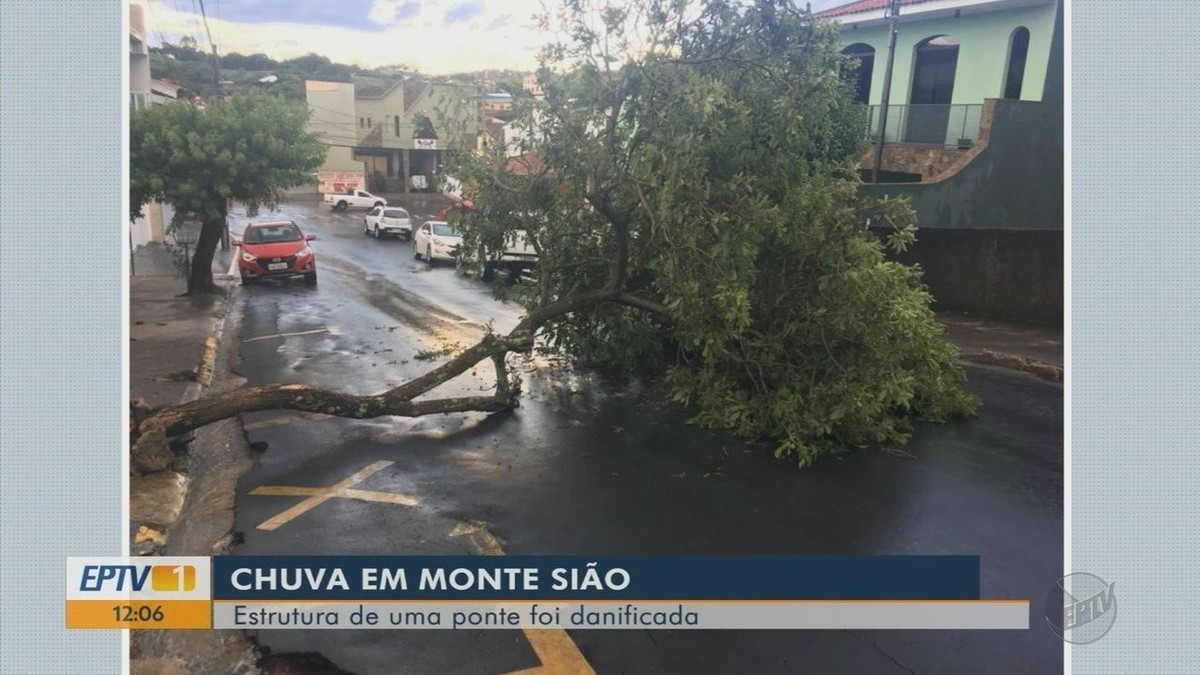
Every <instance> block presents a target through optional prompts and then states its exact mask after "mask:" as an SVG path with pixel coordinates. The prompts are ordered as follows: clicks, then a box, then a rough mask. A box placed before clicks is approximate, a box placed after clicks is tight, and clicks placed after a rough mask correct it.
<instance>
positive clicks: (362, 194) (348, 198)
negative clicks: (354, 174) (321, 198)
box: [325, 190, 387, 211]
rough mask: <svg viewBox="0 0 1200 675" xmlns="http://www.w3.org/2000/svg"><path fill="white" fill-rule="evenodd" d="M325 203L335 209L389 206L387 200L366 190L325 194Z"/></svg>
mask: <svg viewBox="0 0 1200 675" xmlns="http://www.w3.org/2000/svg"><path fill="white" fill-rule="evenodd" d="M325 203H326V204H328V205H329V207H330V208H331V209H333V210H334V211H345V210H346V209H349V208H355V209H373V208H375V207H376V206H387V200H386V199H384V198H383V197H376V196H375V195H373V194H371V193H370V192H367V191H366V190H350V191H349V192H345V193H342V194H327V195H325Z"/></svg>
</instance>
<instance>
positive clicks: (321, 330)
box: [242, 326, 333, 342]
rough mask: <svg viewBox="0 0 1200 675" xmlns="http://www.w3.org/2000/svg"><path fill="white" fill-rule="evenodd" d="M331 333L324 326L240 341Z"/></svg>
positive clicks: (327, 327)
mask: <svg viewBox="0 0 1200 675" xmlns="http://www.w3.org/2000/svg"><path fill="white" fill-rule="evenodd" d="M332 332H333V331H331V330H330V329H329V326H325V327H324V328H318V329H316V330H303V331H300V332H299V333H276V334H274V335H260V336H258V337H252V338H246V339H244V340H242V342H257V341H258V340H271V339H274V338H282V337H295V336H297V335H315V334H317V333H332Z"/></svg>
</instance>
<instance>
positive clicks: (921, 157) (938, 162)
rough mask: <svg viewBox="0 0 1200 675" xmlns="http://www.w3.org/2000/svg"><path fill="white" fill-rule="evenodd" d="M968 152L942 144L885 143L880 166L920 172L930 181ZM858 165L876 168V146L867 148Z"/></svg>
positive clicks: (905, 171)
mask: <svg viewBox="0 0 1200 675" xmlns="http://www.w3.org/2000/svg"><path fill="white" fill-rule="evenodd" d="M966 152H967V151H966V150H965V149H963V150H960V149H958V148H948V147H945V146H941V145H905V144H891V145H885V146H883V161H882V163H881V166H880V168H881V169H883V170H884V171H897V172H900V173H915V174H920V175H921V180H922V181H930V180H933V179H935V178H937V177H938V176H940V175H941V174H942V173H944V172H945V171H946V169H948V168H950V167H951V166H953V165H954V164H955V162H957V161H958V160H959V158H960V157H962V156H963V155H964V154H965V153H966ZM858 165H859V167H861V168H863V169H867V170H868V171H869V170H871V169H872V168H874V166H875V147H874V146H871V147H869V148H867V150H866V152H864V153H863V155H862V158H861V159H860V160H859V164H858Z"/></svg>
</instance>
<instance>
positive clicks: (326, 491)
mask: <svg viewBox="0 0 1200 675" xmlns="http://www.w3.org/2000/svg"><path fill="white" fill-rule="evenodd" d="M392 464H393V463H392V462H375V463H374V464H372V465H370V466H368V467H366V468H365V469H361V470H359V471H357V472H355V473H353V474H351V475H350V476H349V477H347V478H345V479H344V480H341V481H339V482H338V483H336V484H334V485H332V486H330V487H327V488H322V487H290V486H284V485H263V486H260V487H256V488H254V489H253V490H251V491H250V494H251V495H255V496H261V497H308V499H305V500H304V501H302V502H300V503H299V504H296V505H295V506H293V507H292V508H290V509H288V510H286V511H284V512H283V513H280V514H279V515H277V516H275V517H274V518H269V519H267V520H264V521H263V522H262V523H260V524H259V526H258V529H260V530H276V529H279V528H280V527H281V526H283V525H285V524H287V522H288V521H290V520H293V519H295V518H296V517H298V516H300V515H301V514H303V513H306V512H308V511H311V510H312V509H313V508H316V507H317V506H320V505H321V504H324V503H325V502H326V501H328V500H330V499H333V498H334V497H342V498H345V499H360V500H363V501H368V502H382V503H385V504H399V505H401V506H416V505H417V500H416V499H415V498H413V497H409V496H407V495H400V494H394V493H391V492H375V491H374V490H356V489H354V487H353V486H355V485H358V484H359V483H361V482H363V481H364V480H366V479H367V478H368V477H370V476H371V475H372V474H375V473H378V472H379V471H382V470H383V469H386V468H387V467H389V466H391V465H392Z"/></svg>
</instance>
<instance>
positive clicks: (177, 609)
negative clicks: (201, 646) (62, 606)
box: [67, 600, 212, 629]
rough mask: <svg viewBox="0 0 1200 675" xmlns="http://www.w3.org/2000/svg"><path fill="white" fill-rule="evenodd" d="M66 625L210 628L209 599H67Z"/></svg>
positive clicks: (210, 608) (73, 626) (68, 626)
mask: <svg viewBox="0 0 1200 675" xmlns="http://www.w3.org/2000/svg"><path fill="white" fill-rule="evenodd" d="M67 628H139V629H140V628H212V601H210V600H67Z"/></svg>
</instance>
